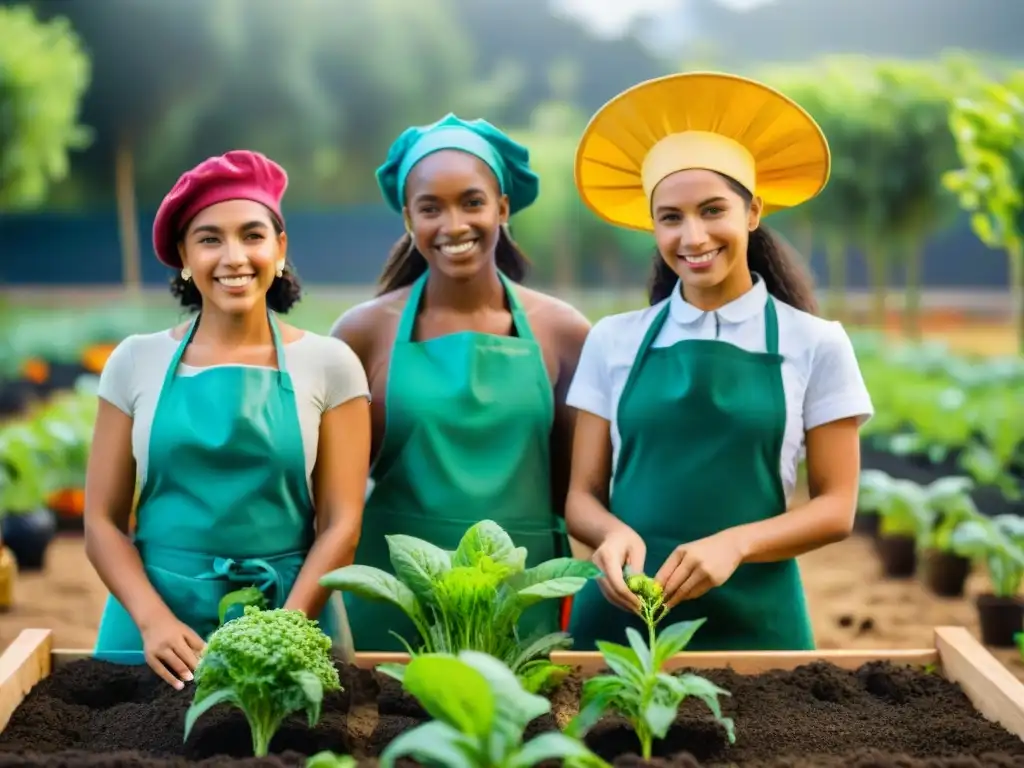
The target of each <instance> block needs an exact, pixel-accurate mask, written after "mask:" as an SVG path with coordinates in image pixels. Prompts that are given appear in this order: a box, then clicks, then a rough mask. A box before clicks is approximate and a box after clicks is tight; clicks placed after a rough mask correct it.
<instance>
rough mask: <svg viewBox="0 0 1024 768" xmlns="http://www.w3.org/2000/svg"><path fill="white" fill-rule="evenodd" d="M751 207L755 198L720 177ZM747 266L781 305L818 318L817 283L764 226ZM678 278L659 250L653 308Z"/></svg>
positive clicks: (753, 236)
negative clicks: (815, 294) (815, 284)
mask: <svg viewBox="0 0 1024 768" xmlns="http://www.w3.org/2000/svg"><path fill="white" fill-rule="evenodd" d="M719 176H721V177H722V178H723V179H725V181H726V182H727V183H728V184H729V187H730V188H731V189H732V190H733V191H734V192H736V194H737V195H739V196H740V197H741V198H743V201H744V202H745V203H746V204H747V205H748V206H749V205H750V203H751V201H753V199H754V196H753V195H752V194H750V190H748V189H747V188H746V187H744V186H743V185H742V184H740V183H739V182H738V181H736V180H735V179H733V178H731V177H729V176H726V175H725V174H719ZM747 265H748V266H749V267H750V271H751V272H756V273H757V274H758V275H760V276H761V278H762V279H763V280H764V282H765V287H766V288H767V289H768V293H770V294H771V295H772V296H774V297H775V298H776V299H778V300H779V301H782V302H785V303H786V304H789V305H790V306H791V307H796V308H797V309H799V310H802V311H804V312H809V313H810V314H812V315H816V314H818V301H817V299H816V298H815V296H814V279H813V277H812V276H811V273H810V270H808V269H807V268H806V267H805V266H804V264H803V262H802V260H801V259H800V257H799V256H798V255H797V252H796V250H795V249H794V248H793V247H792V246H791V245H790V244H789V243H787V242H786V241H785V240H784V239H783V238H782V237H780V236H779V235H778V234H777V233H775V232H773V231H772V230H771V229H769V228H768V227H766V226H764V224H762V225H761V226H759V227H758V228H757V229H755V230H754V231H753V232H751V233H750V240H749V241H748V243H747ZM678 282H679V275H677V274H676V273H675V272H673V271H672V268H671V267H670V266H669V265H668V264H666V263H665V260H664V259H663V258H662V257H661V253H660V252H659V251H658V249H657V248H655V250H654V263H653V265H652V268H651V276H650V278H649V279H648V281H647V297H648V300H649V301H650V303H651V305H654V304H657V303H658V302H659V301H664V300H665V299H667V298H668V297H669V296H671V295H672V291H673V290H675V287H676V284H677V283H678Z"/></svg>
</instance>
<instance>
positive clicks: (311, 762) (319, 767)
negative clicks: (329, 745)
mask: <svg viewBox="0 0 1024 768" xmlns="http://www.w3.org/2000/svg"><path fill="white" fill-rule="evenodd" d="M357 766H358V763H356V759H355V758H354V757H351V756H350V755H337V754H335V753H334V752H331V751H330V750H324V751H323V752H317V753H316V754H315V755H310V756H309V757H308V758H306V768H357Z"/></svg>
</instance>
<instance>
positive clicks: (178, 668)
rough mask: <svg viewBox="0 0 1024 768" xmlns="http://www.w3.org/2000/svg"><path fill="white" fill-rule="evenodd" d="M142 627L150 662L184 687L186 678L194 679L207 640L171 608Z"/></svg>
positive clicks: (172, 680) (167, 677)
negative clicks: (182, 620)
mask: <svg viewBox="0 0 1024 768" xmlns="http://www.w3.org/2000/svg"><path fill="white" fill-rule="evenodd" d="M141 631H142V644H143V649H144V651H145V654H146V663H147V664H149V666H150V668H151V669H152V670H153V671H154V672H156V673H157V674H158V675H159V676H160V677H161V678H163V679H164V680H166V681H167V682H168V683H169V684H170V685H172V686H173V687H175V688H177V689H178V690H179V691H180V690H181V689H182V688H184V687H185V683H186V682H191V680H192V673H193V672H194V671H195V669H196V666H197V665H198V664H199V653H200V652H201V651H202V650H203V648H204V647H205V645H206V643H204V642H203V639H202V638H201V637H199V635H197V634H196V633H195V632H193V631H192V629H191V627H189V626H188V625H187V624H184V623H182V622H180V621H178V620H177V619H176V618H175V617H174V615H173V614H171V613H170V612H168V613H167V614H166V615H165V616H162V617H161V618H159V619H157V620H156V621H154V622H152V623H151V624H148V625H147V626H146V628H145V629H142V630H141Z"/></svg>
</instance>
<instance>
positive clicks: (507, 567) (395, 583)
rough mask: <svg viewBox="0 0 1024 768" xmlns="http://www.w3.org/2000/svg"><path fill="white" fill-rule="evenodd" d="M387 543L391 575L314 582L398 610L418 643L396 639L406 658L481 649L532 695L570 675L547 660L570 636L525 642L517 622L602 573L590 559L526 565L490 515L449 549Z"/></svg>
mask: <svg viewBox="0 0 1024 768" xmlns="http://www.w3.org/2000/svg"><path fill="white" fill-rule="evenodd" d="M387 543H388V549H389V552H390V556H391V565H392V567H393V568H394V571H395V573H394V575H392V574H390V573H387V572H386V571H383V570H381V569H379V568H372V567H370V566H365V565H349V566H346V567H344V568H339V569H338V570H336V571H332V572H330V573H328V574H327V575H325V576H323V577H322V578H321V579H320V584H321V585H323V586H325V587H327V588H329V589H336V590H340V591H345V592H352V593H354V594H356V595H358V596H359V597H361V598H363V599H366V600H375V601H383V602H388V603H391V604H392V605H395V606H397V607H398V608H400V609H401V610H402V611H403V612H404V613H405V614H406V616H408V617H409V619H410V620H411V621H412V623H413V625H414V626H415V627H416V630H417V633H418V634H419V643H418V644H417V647H416V648H414V647H413V645H412V643H410V642H409V640H408V639H406V638H400V639H401V640H402V642H403V644H405V646H406V648H407V650H408V651H409V653H410V655H415V654H416V653H458V652H459V651H464V650H472V651H480V652H482V653H487V654H490V655H492V656H494V657H496V658H498V659H501V660H502V661H503V662H504V663H506V664H508V665H509V667H510V668H511V669H512V671H513V672H514V673H515V674H517V675H518V676H519V677H520V679H521V680H522V681H523V682H524V684H526V685H527V686H528V688H529V689H530V690H532V691H534V692H537V691H540V690H543V689H544V688H546V687H549V685H550V684H551V683H553V682H556V681H557V680H558V679H560V678H561V677H563V676H564V675H565V674H566V673H567V672H568V669H567V668H564V667H560V666H557V665H553V664H551V662H550V661H549V659H548V658H547V657H548V656H549V654H550V653H551V651H553V650H558V649H560V648H568V647H569V646H570V645H571V643H572V640H571V638H570V637H569V635H568V634H566V633H564V632H553V633H550V634H546V635H543V636H542V637H538V638H536V639H527V640H524V639H521V638H520V635H519V627H518V624H519V619H520V617H521V616H522V614H523V612H524V611H525V610H526V609H527V608H530V607H531V606H533V605H535V604H536V603H539V602H541V601H542V600H549V599H557V598H561V597H567V596H569V595H572V594H575V593H576V592H578V591H579V590H580V589H581V588H582V587H583V585H584V584H585V583H586V582H587V579H590V578H594V577H596V576H600V573H601V572H600V570H599V569H598V568H597V566H595V565H594V564H593V563H590V562H587V561H583V560H576V559H574V558H571V557H562V558H555V559H553V560H548V561H547V562H544V563H541V564H539V565H536V566H534V567H532V568H527V567H526V549H525V548H523V547H516V546H515V544H514V543H513V542H512V539H511V538H510V537H509V535H508V534H507V533H506V532H505V531H504V530H503V529H502V528H501V526H499V525H498V524H497V523H495V522H493V521H491V520H483V521H481V522H479V523H477V524H475V525H473V526H472V527H470V528H469V529H468V530H467V531H466V533H465V534H464V535H463V537H462V539H461V541H460V542H459V546H458V548H457V549H456V550H455V551H454V552H449V551H447V550H444V549H441V548H440V547H437V546H435V545H433V544H431V543H430V542H428V541H424V540H422V539H418V538H415V537H412V536H404V535H392V536H388V537H387Z"/></svg>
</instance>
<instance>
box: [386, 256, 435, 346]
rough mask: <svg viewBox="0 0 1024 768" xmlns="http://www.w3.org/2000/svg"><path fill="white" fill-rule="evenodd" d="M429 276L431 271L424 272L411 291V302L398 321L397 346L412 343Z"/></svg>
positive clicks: (406, 305)
mask: <svg viewBox="0 0 1024 768" xmlns="http://www.w3.org/2000/svg"><path fill="white" fill-rule="evenodd" d="M429 274H430V270H429V269H428V270H424V271H423V274H422V275H420V276H419V277H418V278H416V282H415V283H413V284H412V288H411V289H410V290H409V300H408V301H406V302H405V309H403V310H402V317H401V318H400V319H399V321H398V330H397V331H395V343H396V344H397V343H399V342H406V341H412V332H413V329H414V328H415V327H416V315H417V314H418V313H419V311H420V300H421V299H422V298H423V286H424V285H426V283H427V275H429Z"/></svg>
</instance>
